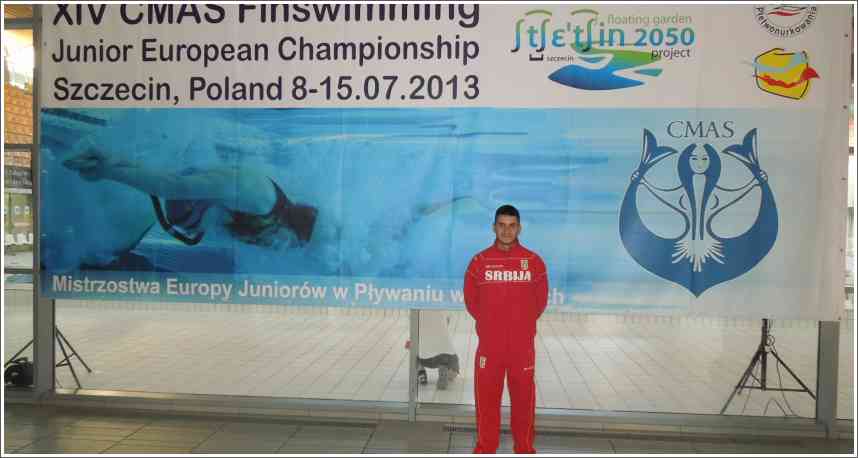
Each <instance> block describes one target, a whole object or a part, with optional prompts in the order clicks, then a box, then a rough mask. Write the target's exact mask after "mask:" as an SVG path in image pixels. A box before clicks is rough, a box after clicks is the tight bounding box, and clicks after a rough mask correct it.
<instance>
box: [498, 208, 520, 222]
mask: <svg viewBox="0 0 858 458" xmlns="http://www.w3.org/2000/svg"><path fill="white" fill-rule="evenodd" d="M500 215H507V216H515V219H516V220H518V222H521V216H519V214H518V209H517V208H515V207H513V206H512V205H501V206H500V207H498V209H497V211H495V222H498V216H500Z"/></svg>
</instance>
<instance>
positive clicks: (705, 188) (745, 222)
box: [620, 129, 778, 297]
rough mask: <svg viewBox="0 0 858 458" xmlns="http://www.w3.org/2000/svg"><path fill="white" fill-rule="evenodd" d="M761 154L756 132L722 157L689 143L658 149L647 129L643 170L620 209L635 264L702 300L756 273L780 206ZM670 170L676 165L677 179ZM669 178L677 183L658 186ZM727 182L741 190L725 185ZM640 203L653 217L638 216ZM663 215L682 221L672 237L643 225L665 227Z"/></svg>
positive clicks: (623, 232)
mask: <svg viewBox="0 0 858 458" xmlns="http://www.w3.org/2000/svg"><path fill="white" fill-rule="evenodd" d="M757 151H758V150H757V130H756V129H752V130H751V131H750V132H748V133H747V135H745V138H744V139H743V141H742V143H741V144H736V145H731V146H728V147H727V148H725V149H723V150H722V151H718V150H716V149H715V148H714V147H713V146H712V145H709V144H704V145H702V146H699V145H696V144H691V145H689V146H687V147H686V148H685V149H684V150H682V152H679V151H678V150H676V149H673V148H670V147H667V146H659V145H658V144H657V142H656V139H655V136H653V134H652V133H651V132H650V131H648V130H646V129H644V135H643V153H642V155H641V160H640V164H639V165H638V167H637V169H636V170H635V171H634V173H632V176H631V183H630V184H629V188H628V190H627V191H626V195H625V197H624V198H623V203H622V207H621V208H620V238H621V239H622V241H623V245H624V246H625V247H626V250H627V251H628V252H629V254H630V255H631V256H632V258H634V260H635V261H637V263H638V264H640V265H641V266H642V267H643V268H644V269H646V270H648V271H650V272H652V273H654V274H656V275H658V276H659V277H661V278H664V279H665V280H669V281H672V282H674V283H677V284H679V285H682V286H683V287H685V288H686V289H688V290H689V291H690V292H691V293H692V294H694V295H695V296H697V297H699V296H700V295H701V294H703V292H704V291H706V290H707V289H709V288H711V287H713V286H715V285H717V284H719V283H723V282H726V281H730V280H732V279H734V278H736V277H738V276H740V275H743V274H744V273H746V272H748V271H749V270H751V269H752V268H753V267H754V266H756V265H757V264H758V263H759V262H760V261H761V260H762V259H763V258H764V257H765V256H766V255H767V254H768V253H769V251H770V250H771V249H772V246H774V244H775V239H777V235H778V211H777V206H776V205H775V198H774V195H773V194H772V190H771V188H770V187H769V184H768V176H767V175H766V173H765V172H764V171H763V169H762V168H760V162H759V157H758V155H757ZM668 164H676V165H675V169H674V170H675V172H673V171H672V169H671V165H668ZM727 171H729V172H735V173H734V175H736V176H733V177H730V176H728V174H727ZM665 176H668V177H669V176H673V177H678V181H679V183H678V184H677V183H676V182H675V181H674V182H673V184H671V185H668V186H660V184H661V183H656V180H659V179H663V178H664V177H665ZM737 177H740V178H739V180H738V181H737ZM745 180H747V181H746V182H745V183H744V184H741V182H742V181H745ZM730 181H737V183H739V185H738V186H735V187H731V186H732V184H731V185H726V184H724V185H722V183H724V182H730ZM641 201H648V202H650V203H651V204H652V205H650V206H648V207H647V210H649V209H650V208H652V209H653V211H641V210H639V208H638V204H639V202H641ZM664 212H667V213H669V214H676V215H678V218H677V219H676V221H677V222H681V223H680V224H679V225H678V227H674V228H673V229H674V231H673V234H671V236H663V234H662V235H659V234H656V233H655V232H654V231H653V230H651V229H650V228H649V227H647V224H645V221H647V222H650V223H653V222H656V221H664V220H665V218H664V217H663V215H664ZM652 215H655V216H652ZM662 226H664V225H663V224H662ZM661 229H664V227H662V228H661Z"/></svg>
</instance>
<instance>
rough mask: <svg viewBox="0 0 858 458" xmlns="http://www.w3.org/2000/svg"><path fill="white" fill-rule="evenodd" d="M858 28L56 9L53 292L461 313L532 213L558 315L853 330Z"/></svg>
mask: <svg viewBox="0 0 858 458" xmlns="http://www.w3.org/2000/svg"><path fill="white" fill-rule="evenodd" d="M850 17H851V12H850V7H848V6H843V5H750V4H741V5H703V6H696V5H694V6H690V5H661V6H649V5H592V6H588V5H580V4H574V5H557V4H553V5H514V4H510V5H482V4H443V5H435V4H416V3H415V4H230V5H203V4H143V5H139V4H111V5H97V4H83V5H46V6H44V7H43V16H42V18H43V19H42V20H43V29H42V48H41V59H42V72H41V75H40V79H41V81H40V84H41V86H40V94H41V100H42V107H43V108H42V115H41V145H42V149H41V170H40V174H41V175H40V190H41V215H42V224H41V227H42V230H41V234H40V236H41V237H40V241H41V251H40V253H41V259H40V262H41V267H42V276H41V292H42V294H44V295H45V296H47V297H52V298H89V299H110V300H153V301H197V302H229V303H255V304H259V303H272V304H306V305H329V306H373V307H413V308H456V307H462V292H461V287H462V278H463V274H464V270H465V267H466V266H467V264H468V262H469V261H470V259H471V257H472V256H473V255H474V254H475V253H476V252H478V251H479V250H482V249H484V248H486V247H488V246H490V245H491V243H493V240H494V235H493V233H492V222H493V217H494V211H495V209H496V208H497V207H498V206H499V205H502V204H506V203H509V204H512V205H515V206H516V207H518V208H519V210H520V211H521V214H522V218H521V222H522V225H523V231H522V234H521V241H522V243H524V244H525V245H526V246H527V247H529V248H531V249H533V250H535V251H536V252H538V253H539V254H541V255H542V257H543V259H544V260H545V262H546V264H547V267H548V271H549V284H550V287H549V288H550V289H549V301H550V305H549V310H578V311H590V312H610V313H623V312H645V313H688V314H699V315H710V316H732V317H771V318H796V319H799V318H800V319H820V320H828V319H834V318H835V317H837V316H838V313H839V310H840V309H842V295H843V288H842V285H843V269H842V266H843V253H842V251H841V245H842V243H843V241H842V233H843V228H842V226H841V225H842V224H843V221H842V220H843V218H842V211H841V210H842V207H843V205H842V204H844V202H845V196H846V189H845V181H841V176H845V173H846V163H847V154H846V148H847V133H846V132H847V118H848V113H847V112H846V110H845V109H844V105H845V100H847V99H848V90H849V84H848V76H849V69H848V65H849V46H850V37H849V33H850V19H849V18H850ZM522 269H526V266H524V265H523V266H522ZM522 278H524V277H522Z"/></svg>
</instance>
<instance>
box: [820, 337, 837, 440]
mask: <svg viewBox="0 0 858 458" xmlns="http://www.w3.org/2000/svg"><path fill="white" fill-rule="evenodd" d="M839 356H840V322H839V321H820V322H819V344H818V345H817V356H816V422H817V423H821V424H823V425H825V435H826V437H829V438H830V437H831V435H832V433H834V423H835V422H836V421H837V377H838V373H837V372H838V370H837V369H838V368H837V365H838V362H839V361H840V360H839Z"/></svg>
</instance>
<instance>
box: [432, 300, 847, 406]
mask: <svg viewBox="0 0 858 458" xmlns="http://www.w3.org/2000/svg"><path fill="white" fill-rule="evenodd" d="M437 313H438V312H435V311H422V312H421V318H420V320H421V331H424V332H433V331H434V333H433V334H431V335H421V345H422V343H423V342H427V344H428V345H427V348H426V349H425V350H421V352H420V353H421V358H425V359H429V358H433V357H435V356H437V355H436V354H435V353H437V352H440V350H438V348H443V345H439V344H438V343H437V342H445V341H449V342H450V344H451V346H452V348H453V349H454V351H455V352H456V354H457V355H458V359H459V361H460V373H459V375H458V377H455V379H452V380H450V377H448V380H447V383H444V381H443V380H442V382H441V384H439V383H438V381H439V371H438V370H437V369H432V368H428V369H427V370H426V374H427V381H426V384H422V385H421V386H420V387H419V400H420V402H423V403H453V404H473V403H474V388H473V369H474V353H475V351H476V347H477V343H478V339H477V336H476V333H475V332H474V321H473V319H471V317H470V316H469V315H468V314H467V313H466V312H459V311H450V312H444V314H445V315H446V317H445V318H444V320H445V321H446V320H447V318H449V325H448V326H447V327H446V329H444V328H442V327H439V326H424V325H423V322H424V321H429V322H431V321H436V320H437V318H436V317H435V316H433V315H435V314H437ZM538 328H539V330H538V332H537V338H536V368H535V374H536V385H537V404H536V405H537V408H553V409H583V410H599V411H635V412H663V413H664V412H667V413H694V414H717V413H719V412H720V410H721V408H722V407H723V406H724V404H725V403H726V401H727V399H728V397H729V396H730V393H731V392H732V390H733V388H734V387H735V386H736V384H737V382H738V381H739V379H740V378H741V377H742V375H743V373H744V371H745V369H746V368H747V367H748V366H749V363H750V361H751V357H752V356H753V354H754V352H755V351H756V349H757V346H758V345H759V343H760V336H761V321H760V320H735V319H716V318H693V317H670V316H664V317H655V316H624V315H620V316H618V315H586V314H575V313H565V312H563V313H551V312H546V314H545V315H543V317H542V318H541V319H540V321H539V326H538ZM445 333H446V334H445ZM439 335H440V336H439ZM771 335H772V336H774V339H773V343H774V345H775V349H776V350H777V352H778V353H779V355H780V356H781V358H782V359H783V360H784V362H785V363H786V364H788V365H789V367H790V368H791V369H792V370H793V371H794V372H795V373H796V374H797V375H798V376H799V378H800V379H801V380H802V381H803V382H804V383H805V384H807V385H808V387H809V388H810V389H811V391H814V392H815V391H816V359H817V358H816V355H817V352H816V349H817V325H816V322H813V321H774V323H773V326H772V330H771ZM768 358H769V370H768V378H767V386H768V387H770V388H774V387H780V386H782V387H785V388H800V386H799V385H798V383H797V382H796V381H795V380H794V379H793V378H792V377H791V376H790V375H789V373H788V372H787V371H786V369H785V368H784V367H783V366H779V365H778V364H776V362H775V359H774V357H772V356H771V355H769V356H768ZM755 375H756V376H757V377H759V376H760V373H759V369H757V371H756V372H755ZM749 384H750V382H749ZM445 385H446V386H445ZM503 403H504V405H509V396H508V394H507V393H505V394H504V399H503ZM846 407H847V406H845V405H844V406H842V407H841V408H846ZM814 412H815V404H814V402H813V399H811V398H810V396H809V395H808V394H806V393H772V392H766V393H763V392H761V391H759V390H744V391H743V392H742V394H741V395H738V396H736V397H735V399H733V400H732V402H731V403H730V404H729V406H728V408H727V411H726V413H727V414H741V415H766V416H801V417H808V418H813V416H814Z"/></svg>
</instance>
